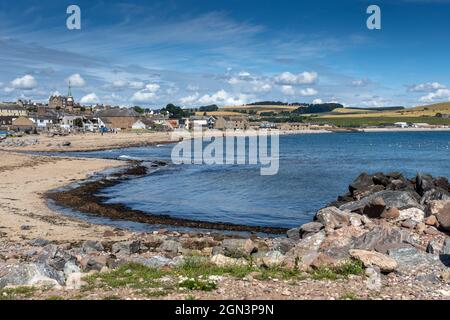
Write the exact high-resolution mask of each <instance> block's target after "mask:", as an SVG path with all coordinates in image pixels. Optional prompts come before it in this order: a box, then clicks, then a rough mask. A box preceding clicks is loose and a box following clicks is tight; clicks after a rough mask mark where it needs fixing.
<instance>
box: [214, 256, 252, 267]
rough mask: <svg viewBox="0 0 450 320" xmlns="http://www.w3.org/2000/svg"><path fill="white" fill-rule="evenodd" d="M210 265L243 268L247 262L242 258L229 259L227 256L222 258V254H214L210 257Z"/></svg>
mask: <svg viewBox="0 0 450 320" xmlns="http://www.w3.org/2000/svg"><path fill="white" fill-rule="evenodd" d="M211 263H213V264H215V265H216V266H219V267H226V266H245V265H248V262H247V260H245V259H244V258H239V259H236V258H230V257H227V256H224V255H223V254H216V255H214V256H212V257H211Z"/></svg>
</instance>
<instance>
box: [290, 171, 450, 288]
mask: <svg viewBox="0 0 450 320" xmlns="http://www.w3.org/2000/svg"><path fill="white" fill-rule="evenodd" d="M449 232H450V185H449V182H448V180H447V179H446V178H443V177H437V178H433V177H432V176H430V175H427V174H417V176H416V177H415V178H414V179H407V178H405V177H403V176H402V175H401V174H400V173H388V174H383V173H376V174H372V175H369V174H367V173H363V174H361V175H360V176H359V177H358V178H357V179H356V180H355V181H353V182H352V183H351V184H350V185H349V191H348V192H347V193H346V194H344V195H342V196H339V197H338V199H337V200H336V201H335V202H333V203H331V204H330V205H329V206H328V207H326V208H323V209H321V210H319V211H318V212H317V213H316V215H315V217H314V221H313V222H310V223H306V224H304V225H302V226H300V227H298V228H294V229H291V230H289V231H288V237H289V239H293V240H295V241H296V243H295V246H294V248H292V249H291V250H290V251H288V252H287V254H286V258H289V259H288V260H285V262H287V263H290V264H292V263H293V262H295V261H301V265H302V267H304V268H311V267H312V268H314V267H315V266H317V265H320V264H324V263H325V264H330V265H333V264H334V265H335V264H339V263H342V261H345V260H347V259H357V260H359V261H361V262H362V263H363V265H364V266H365V267H366V268H367V270H366V272H367V274H369V275H371V274H379V275H381V274H390V273H394V272H395V273H397V274H399V275H408V276H409V277H413V278H414V279H416V280H418V281H431V282H435V283H442V284H444V285H447V286H448V284H450V282H449V281H450V268H449V267H450V238H449V236H448V234H449Z"/></svg>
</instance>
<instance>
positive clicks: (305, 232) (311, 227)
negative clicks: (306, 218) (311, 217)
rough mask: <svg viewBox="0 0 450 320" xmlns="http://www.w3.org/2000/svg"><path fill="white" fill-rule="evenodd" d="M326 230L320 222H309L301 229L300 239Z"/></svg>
mask: <svg viewBox="0 0 450 320" xmlns="http://www.w3.org/2000/svg"><path fill="white" fill-rule="evenodd" d="M323 228H324V225H323V224H322V223H320V222H314V221H313V222H308V223H305V224H304V225H302V226H301V227H300V237H301V238H305V237H307V236H309V235H311V234H314V233H317V232H319V231H320V230H322V229H323Z"/></svg>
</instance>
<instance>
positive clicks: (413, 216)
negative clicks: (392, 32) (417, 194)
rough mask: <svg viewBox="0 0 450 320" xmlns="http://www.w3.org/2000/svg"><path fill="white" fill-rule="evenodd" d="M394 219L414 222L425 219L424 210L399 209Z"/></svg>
mask: <svg viewBox="0 0 450 320" xmlns="http://www.w3.org/2000/svg"><path fill="white" fill-rule="evenodd" d="M399 213H400V214H399V216H398V218H397V219H396V221H405V220H413V221H415V222H417V223H418V222H422V221H423V220H424V219H425V212H424V211H423V210H421V209H419V208H408V209H404V210H400V212H399Z"/></svg>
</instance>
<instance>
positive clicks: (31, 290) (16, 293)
mask: <svg viewBox="0 0 450 320" xmlns="http://www.w3.org/2000/svg"><path fill="white" fill-rule="evenodd" d="M37 290H38V289H37V288H36V287H27V286H21V287H15V288H8V289H2V290H0V300H14V299H17V298H30V297H32V296H33V295H34V294H35V293H36V291H37Z"/></svg>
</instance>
